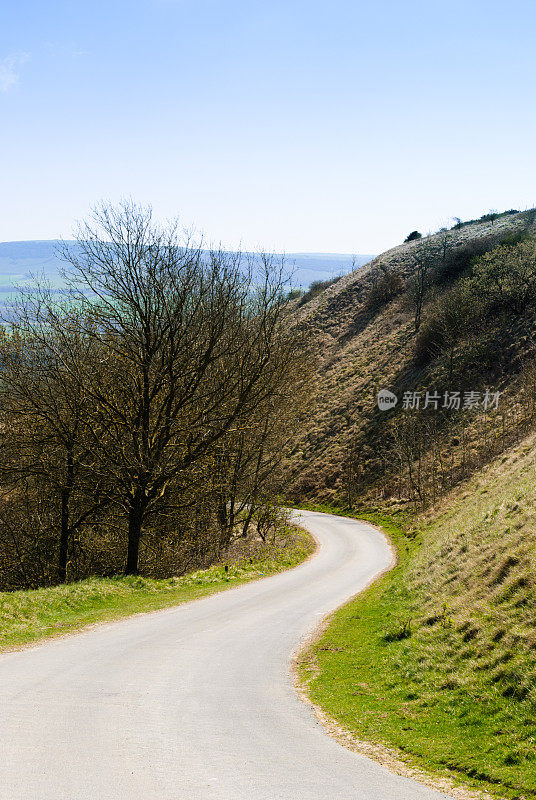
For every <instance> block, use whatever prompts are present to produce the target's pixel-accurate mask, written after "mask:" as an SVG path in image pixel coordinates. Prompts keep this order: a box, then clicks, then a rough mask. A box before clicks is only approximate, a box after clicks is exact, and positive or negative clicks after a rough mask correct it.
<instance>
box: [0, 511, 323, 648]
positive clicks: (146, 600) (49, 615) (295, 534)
mask: <svg viewBox="0 0 536 800" xmlns="http://www.w3.org/2000/svg"><path fill="white" fill-rule="evenodd" d="M314 549H315V543H314V540H313V538H312V537H311V536H310V535H309V534H308V533H306V532H305V531H302V530H301V529H298V528H296V527H295V526H287V527H285V528H284V529H283V530H282V531H281V533H280V534H279V535H278V540H277V543H276V544H275V545H266V546H263V547H262V548H261V550H260V552H258V554H257V555H256V556H255V558H254V559H249V558H240V559H239V560H237V561H236V562H234V563H232V562H230V563H228V564H227V571H226V569H225V564H218V565H215V566H212V567H210V568H209V569H203V570H198V571H196V572H192V573H189V574H187V575H183V576H181V577H177V578H168V579H164V580H153V579H151V578H142V577H140V576H130V577H116V578H88V579H87V580H83V581H79V582H77V583H70V584H65V585H62V586H54V587H52V588H45V589H35V590H30V591H17V592H0V651H2V650H10V649H14V648H17V647H20V646H22V645H28V644H33V643H34V642H37V641H39V640H41V639H45V638H48V637H51V636H59V635H62V634H64V633H68V632H73V631H76V630H80V629H81V628H84V627H86V626H88V625H92V624H95V623H100V622H110V621H112V620H116V619H120V618H122V617H126V616H130V615H131V614H138V613H142V612H147V611H156V610H158V609H163V608H166V607H169V606H174V605H178V604H180V603H185V602H188V601H189V600H196V599H197V598H200V597H205V596H206V595H209V594H213V593H215V592H221V591H223V590H225V589H229V588H231V587H233V586H237V585H239V584H241V583H246V582H248V581H253V580H256V579H258V578H262V577H265V576H268V575H273V574H274V573H276V572H282V571H283V570H286V569H291V568H292V567H295V566H297V565H298V564H300V563H301V562H302V561H304V560H305V559H306V558H308V557H309V556H310V555H311V554H312V553H313V551H314Z"/></svg>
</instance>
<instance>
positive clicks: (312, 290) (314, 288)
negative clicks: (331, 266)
mask: <svg viewBox="0 0 536 800" xmlns="http://www.w3.org/2000/svg"><path fill="white" fill-rule="evenodd" d="M341 278H342V275H338V276H337V277H336V278H330V279H328V280H326V281H313V282H312V284H311V285H310V286H309V288H308V290H307V291H306V292H305V294H304V295H302V298H301V300H300V306H303V305H305V303H308V302H309V300H312V299H313V297H316V296H317V295H319V294H320V292H323V291H325V289H328V288H329V287H330V286H333V284H334V283H337V281H340V279H341Z"/></svg>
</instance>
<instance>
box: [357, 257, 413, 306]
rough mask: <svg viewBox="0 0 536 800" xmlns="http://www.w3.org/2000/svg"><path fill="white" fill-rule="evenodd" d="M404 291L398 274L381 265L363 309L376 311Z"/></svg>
mask: <svg viewBox="0 0 536 800" xmlns="http://www.w3.org/2000/svg"><path fill="white" fill-rule="evenodd" d="M404 289H405V284H404V281H403V279H402V276H401V275H400V273H399V272H397V270H390V269H387V267H385V266H383V265H382V266H380V272H379V274H378V275H377V277H375V279H374V281H373V284H372V286H371V288H370V290H369V292H368V294H367V297H366V300H365V307H366V308H368V309H369V310H370V311H378V310H379V309H380V308H382V306H384V305H386V304H387V303H389V302H390V301H391V300H394V298H395V297H397V296H398V295H399V294H402V292H403V291H404Z"/></svg>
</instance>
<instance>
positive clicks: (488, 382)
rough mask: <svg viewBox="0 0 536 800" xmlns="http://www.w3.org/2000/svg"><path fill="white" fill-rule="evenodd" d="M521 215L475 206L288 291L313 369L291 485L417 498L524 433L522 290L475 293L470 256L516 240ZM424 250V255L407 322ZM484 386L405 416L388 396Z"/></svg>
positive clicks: (524, 223)
mask: <svg viewBox="0 0 536 800" xmlns="http://www.w3.org/2000/svg"><path fill="white" fill-rule="evenodd" d="M535 219H536V213H535V212H534V211H526V212H521V213H510V212H507V213H505V214H503V215H500V216H499V217H498V218H496V219H490V218H489V215H488V216H487V217H485V218H484V219H483V220H482V221H479V222H471V223H467V224H462V225H458V226H456V227H455V228H454V229H451V230H449V231H446V230H443V231H440V232H438V233H437V234H434V235H431V236H428V237H425V238H423V239H422V240H416V241H411V242H407V243H404V244H402V245H399V246H398V247H395V248H393V249H392V250H389V251H387V252H386V253H383V254H382V255H380V256H378V257H377V258H375V259H374V260H373V261H372V262H371V263H370V264H368V265H366V266H364V267H362V268H361V269H360V270H358V271H356V272H353V273H351V274H350V275H347V276H345V277H343V278H342V279H340V280H339V281H337V282H336V283H334V284H333V285H332V286H330V287H329V288H328V289H326V290H325V291H323V292H321V293H320V294H318V295H316V296H314V297H312V298H311V300H309V302H306V303H303V302H302V303H301V304H300V305H299V306H298V305H297V309H296V313H297V315H298V317H299V319H300V321H301V322H302V323H303V324H304V325H306V326H307V327H308V329H309V330H310V331H311V334H312V335H314V336H315V337H316V340H317V343H318V346H317V352H318V354H319V370H320V380H319V386H318V398H317V410H316V413H314V414H313V415H311V416H310V418H309V419H308V420H307V422H306V424H305V426H304V436H303V438H302V440H301V442H300V444H299V447H297V449H296V450H295V452H294V453H293V455H292V460H291V467H292V471H293V476H294V477H293V489H292V497H293V499H295V500H299V499H304V498H305V499H314V500H319V499H320V500H322V501H325V502H341V500H348V498H349V499H350V500H351V501H354V500H355V499H356V498H358V497H361V498H362V497H366V498H367V500H370V499H371V498H373V499H382V500H384V501H385V500H389V501H391V502H397V503H402V504H409V505H418V506H419V507H420V508H422V507H423V506H425V505H426V504H427V503H429V502H435V501H436V500H437V498H438V497H439V496H441V495H442V494H444V493H445V491H448V490H450V489H451V488H452V487H453V486H455V485H457V483H459V482H460V480H463V479H465V478H466V477H468V476H469V475H470V474H472V473H473V472H474V471H475V470H478V469H480V468H481V467H482V466H483V465H484V464H485V463H487V462H489V460H490V459H491V458H493V457H494V456H495V455H496V454H498V453H500V452H502V451H503V450H504V449H505V448H507V447H509V446H511V445H512V444H515V443H516V442H517V441H519V440H520V439H521V438H522V437H523V436H524V435H526V433H527V431H528V430H529V429H530V428H531V426H532V425H533V424H534V421H535V418H534V400H533V398H534V384H535V379H536V378H535V376H536V368H535V360H534V359H535V355H536V346H535V342H536V323H535V314H534V302H533V298H532V297H531V300H530V302H528V301H526V302H525V303H524V304H523V303H520V304H519V307H517V306H514V305H513V300H512V297H511V296H510V295H508V298H507V301H508V302H507V301H506V300H505V301H504V302H502V298H498V299H497V298H493V297H492V295H491V294H490V296H489V297H488V295H487V294H486V292H485V291H484V289H486V290H487V289H489V288H490V287H491V286H492V285H493V281H494V279H495V276H490V275H488V273H489V272H490V270H489V269H488V267H489V265H486V263H483V265H482V266H480V267H478V266H475V264H478V263H480V262H478V259H479V258H480V260H481V261H482V259H485V258H487V256H485V255H484V254H486V253H489V252H492V253H494V254H497V253H500V251H501V247H503V248H504V247H506V249H507V250H508V253H510V249H512V253H513V252H514V251H515V248H516V247H522V246H524V245H523V244H518V243H520V242H521V243H523V240H526V237H531V236H533V234H534V232H535V231H536V226H535ZM497 248H499V249H498V250H497ZM509 248H510V249H509ZM426 253H432V256H433V257H432V258H431V260H432V261H433V264H432V267H431V268H430V270H429V272H428V275H427V276H426V282H427V285H426V291H425V293H424V301H423V308H422V315H421V319H420V321H419V329H418V330H416V309H415V297H414V294H415V286H416V282H417V280H418V275H419V269H420V266H419V265H420V263H422V259H423V258H424V256H426ZM423 254H424V255H423ZM508 257H512V258H513V257H514V256H510V255H509V256H508ZM486 269H487V270H488V272H486ZM510 289H511V287H506V288H505V292H506V293H508V292H509V291H510ZM501 303H502V304H501ZM509 303H510V304H511V305H512V308H511V307H510V305H509ZM382 388H386V389H389V390H392V391H394V392H395V393H396V394H397V396H398V397H399V402H398V404H397V406H396V408H395V409H394V410H393V411H389V412H387V413H382V412H380V411H378V409H377V406H376V395H377V392H378V390H379V389H382ZM486 389H488V390H492V391H500V392H501V398H500V407H499V409H498V411H497V413H485V414H482V413H476V411H475V410H474V409H473V410H467V411H464V410H463V409H462V410H460V411H457V412H453V411H452V412H451V411H446V412H444V411H442V410H441V409H440V410H439V411H438V413H435V414H431V413H424V414H423V413H422V412H421V413H420V414H419V415H413V416H412V415H410V414H407V413H406V414H405V413H404V412H403V409H402V407H401V406H402V398H403V395H404V393H405V392H407V391H415V390H417V391H420V392H422V394H423V396H424V393H425V391H426V390H430V391H433V390H436V391H437V392H439V393H440V394H441V397H443V393H444V392H445V391H451V390H452V391H459V392H460V393H461V395H462V396H463V395H464V393H465V392H467V391H478V392H480V393H481V394H482V395H483V394H484V392H485V390H486ZM411 471H413V473H414V474H413V475H409V474H408V473H409V472H411ZM417 472H418V480H417ZM417 484H418V485H417Z"/></svg>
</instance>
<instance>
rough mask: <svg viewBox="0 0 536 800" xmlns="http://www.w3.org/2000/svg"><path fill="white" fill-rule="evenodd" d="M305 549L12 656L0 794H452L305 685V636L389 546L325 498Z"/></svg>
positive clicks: (317, 797)
mask: <svg viewBox="0 0 536 800" xmlns="http://www.w3.org/2000/svg"><path fill="white" fill-rule="evenodd" d="M296 517H297V518H298V519H299V521H301V523H302V524H303V525H304V526H305V527H307V528H308V529H309V530H310V531H311V532H312V533H313V534H314V535H315V536H316V537H317V539H318V540H319V543H320V548H319V551H318V553H317V554H316V555H315V556H314V558H312V559H310V560H309V561H307V562H306V563H304V564H302V565H301V566H299V567H297V568H296V569H293V570H290V571H289V572H284V573H280V574H279V575H275V576H273V577H270V578H266V579H265V580H261V581H258V582H255V583H250V584H247V585H244V586H239V587H237V588H235V589H232V590H229V591H227V592H223V593H221V594H217V595H213V596H211V597H207V598H204V599H202V600H197V601H195V602H192V603H188V604H185V605H182V606H178V607H176V608H172V609H167V610H165V611H161V612H158V613H153V614H147V615H143V616H137V617H132V618H130V619H127V620H124V621H121V622H114V623H110V624H106V625H102V626H100V627H98V628H94V629H92V630H88V631H86V632H83V633H80V634H77V635H75V636H69V637H67V638H63V639H56V640H54V641H48V642H46V643H44V644H42V645H39V646H37V647H34V648H31V649H29V650H24V651H20V652H15V653H7V654H4V655H3V656H0V798H1V800H365V799H366V800H439V798H445V797H446V795H443V794H440V793H438V792H435V791H433V790H432V789H428V788H426V787H424V786H422V785H420V784H418V783H416V782H415V781H413V780H410V779H408V778H404V777H400V776H398V775H394V774H392V773H390V772H388V771H387V770H386V769H385V768H384V767H382V766H380V765H378V764H376V763H375V762H373V761H371V760H369V759H367V758H365V757H363V756H360V755H356V754H355V753H352V752H350V751H348V750H346V749H344V748H343V747H342V746H340V745H339V744H337V742H335V741H334V740H333V739H331V738H330V737H329V736H328V735H327V734H326V733H325V732H324V729H323V728H322V726H321V725H320V724H319V723H318V722H317V720H316V719H315V717H314V715H313V712H312V711H311V709H310V708H309V707H308V706H306V705H305V704H303V703H302V702H300V700H299V699H298V697H297V696H296V693H295V690H294V688H293V685H292V678H291V675H290V661H291V656H292V654H293V652H294V651H295V650H296V648H297V647H298V645H299V643H300V642H301V641H303V639H304V637H305V636H306V635H307V634H308V633H310V632H311V631H312V630H314V628H315V627H316V626H317V624H318V623H319V621H320V620H321V619H322V617H323V616H324V615H325V614H326V613H328V612H329V611H331V610H332V609H334V608H336V607H337V606H338V605H340V604H341V603H342V602H344V601H345V600H346V599H348V598H350V597H351V596H352V595H354V594H355V593H356V592H358V591H359V590H360V589H361V588H363V587H364V586H365V584H367V583H368V582H369V581H370V580H371V579H372V578H373V577H374V576H375V575H377V574H378V573H379V572H380V571H382V570H383V569H384V568H385V567H386V566H387V565H388V564H389V562H390V560H391V552H390V549H389V546H388V544H387V541H386V540H385V538H384V537H383V536H382V535H381V534H379V533H378V532H377V531H375V530H374V529H373V528H371V527H370V526H369V525H366V524H364V523H360V522H356V521H354V520H349V519H344V518H342V517H336V516H332V515H327V514H318V513H314V512H305V511H304V512H299V513H296Z"/></svg>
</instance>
